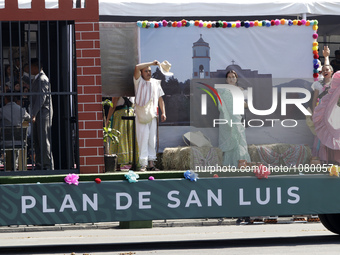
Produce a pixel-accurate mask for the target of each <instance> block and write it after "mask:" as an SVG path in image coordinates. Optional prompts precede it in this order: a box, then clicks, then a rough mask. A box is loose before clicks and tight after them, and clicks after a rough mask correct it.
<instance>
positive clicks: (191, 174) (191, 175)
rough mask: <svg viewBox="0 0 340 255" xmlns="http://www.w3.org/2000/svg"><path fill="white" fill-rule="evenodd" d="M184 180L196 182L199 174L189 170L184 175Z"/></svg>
mask: <svg viewBox="0 0 340 255" xmlns="http://www.w3.org/2000/svg"><path fill="white" fill-rule="evenodd" d="M184 178H185V179H187V180H190V181H193V182H196V181H197V179H198V174H197V173H195V172H194V171H192V170H187V171H186V172H185V173H184Z"/></svg>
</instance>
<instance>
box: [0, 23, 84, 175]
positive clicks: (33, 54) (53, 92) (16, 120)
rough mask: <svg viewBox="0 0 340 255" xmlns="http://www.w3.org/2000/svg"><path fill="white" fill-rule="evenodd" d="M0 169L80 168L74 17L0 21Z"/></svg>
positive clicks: (15, 171)
mask: <svg viewBox="0 0 340 255" xmlns="http://www.w3.org/2000/svg"><path fill="white" fill-rule="evenodd" d="M0 49H1V50H0V59H1V63H0V67H1V68H0V81H1V102H0V107H1V109H0V115H1V117H0V121H1V123H0V129H1V133H0V135H1V137H0V153H1V157H0V175H35V174H63V173H70V172H71V173H72V172H75V173H77V172H79V157H78V151H79V145H78V118H77V112H78V111H77V86H76V84H77V83H76V77H77V71H76V70H77V68H76V49H75V31H74V22H71V21H36V22H32V21H31V22H19V21H16V22H13V21H10V22H0Z"/></svg>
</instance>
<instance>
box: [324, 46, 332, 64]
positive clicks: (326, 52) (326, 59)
mask: <svg viewBox="0 0 340 255" xmlns="http://www.w3.org/2000/svg"><path fill="white" fill-rule="evenodd" d="M330 54H331V51H330V50H329V48H328V46H323V51H322V55H323V56H324V58H325V60H324V63H323V65H325V66H329V65H330V62H329V55H330Z"/></svg>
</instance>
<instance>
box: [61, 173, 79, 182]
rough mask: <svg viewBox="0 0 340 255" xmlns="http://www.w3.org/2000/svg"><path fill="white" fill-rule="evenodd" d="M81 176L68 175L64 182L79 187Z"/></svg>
mask: <svg viewBox="0 0 340 255" xmlns="http://www.w3.org/2000/svg"><path fill="white" fill-rule="evenodd" d="M78 180H79V176H78V175H77V174H68V175H67V176H66V177H65V178H64V181H65V182H66V183H67V184H70V185H71V184H73V185H78V184H79V181H78Z"/></svg>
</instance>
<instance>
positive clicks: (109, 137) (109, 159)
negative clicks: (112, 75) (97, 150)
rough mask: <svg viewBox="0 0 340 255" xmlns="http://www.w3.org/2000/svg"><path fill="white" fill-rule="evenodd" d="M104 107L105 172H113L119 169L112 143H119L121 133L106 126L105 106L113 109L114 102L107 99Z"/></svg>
mask: <svg viewBox="0 0 340 255" xmlns="http://www.w3.org/2000/svg"><path fill="white" fill-rule="evenodd" d="M102 105H103V118H104V123H105V124H104V127H103V141H104V163H105V172H113V171H116V169H117V155H116V154H114V153H111V152H110V143H112V144H115V143H119V139H118V137H119V135H120V132H119V131H118V130H117V129H113V128H110V123H109V125H108V126H106V115H105V106H110V107H113V105H112V102H111V101H110V100H108V99H106V100H105V101H103V102H102Z"/></svg>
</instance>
